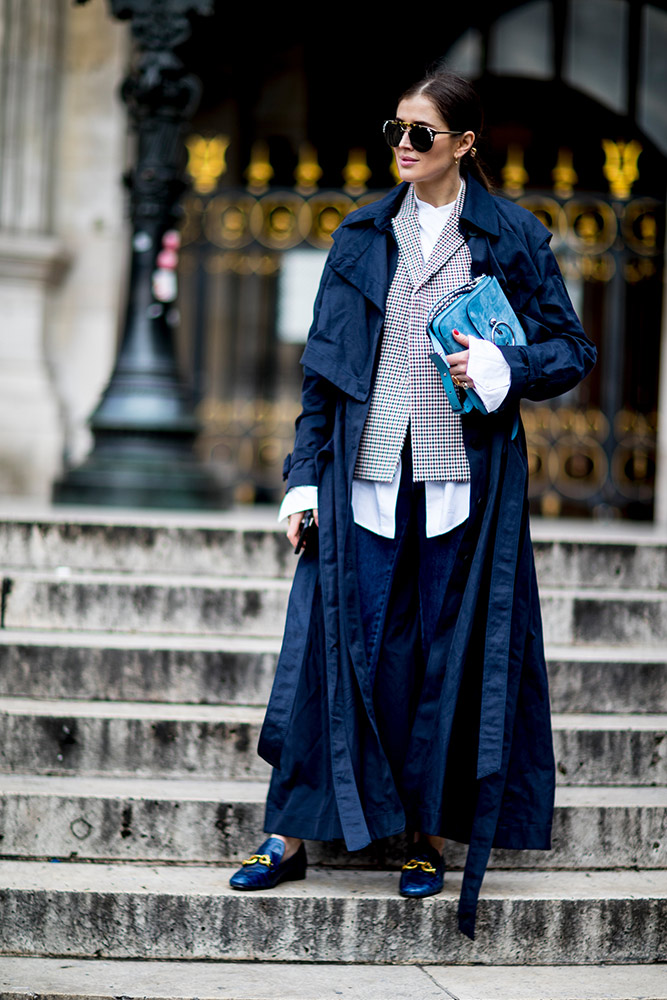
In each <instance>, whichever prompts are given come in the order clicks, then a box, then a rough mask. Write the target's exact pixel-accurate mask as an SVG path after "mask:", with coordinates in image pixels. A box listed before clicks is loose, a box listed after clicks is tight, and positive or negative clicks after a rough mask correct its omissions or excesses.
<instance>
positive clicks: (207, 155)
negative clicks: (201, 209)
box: [185, 133, 230, 194]
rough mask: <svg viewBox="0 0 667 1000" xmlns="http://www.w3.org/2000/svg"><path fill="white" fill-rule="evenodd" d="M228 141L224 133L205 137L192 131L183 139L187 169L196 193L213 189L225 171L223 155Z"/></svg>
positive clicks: (225, 152) (225, 153)
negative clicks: (209, 137)
mask: <svg viewBox="0 0 667 1000" xmlns="http://www.w3.org/2000/svg"><path fill="white" fill-rule="evenodd" d="M229 142H230V140H229V136H226V135H214V136H213V138H211V139H207V138H206V137H205V136H203V135H196V134H194V133H193V134H192V135H189V136H188V137H187V139H186V140H185V145H186V147H187V150H188V166H187V170H188V173H189V174H190V177H192V184H193V187H194V189H195V191H196V192H197V193H198V194H210V193H211V191H215V189H216V187H217V185H218V181H219V179H220V178H221V177H222V175H223V174H224V173H226V171H227V163H226V160H225V157H226V155H227V148H228V146H229Z"/></svg>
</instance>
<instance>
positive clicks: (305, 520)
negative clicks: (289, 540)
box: [294, 510, 315, 556]
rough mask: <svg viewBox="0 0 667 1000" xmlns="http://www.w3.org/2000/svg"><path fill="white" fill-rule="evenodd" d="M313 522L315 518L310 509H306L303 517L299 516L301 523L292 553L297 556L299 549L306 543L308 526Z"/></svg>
mask: <svg viewBox="0 0 667 1000" xmlns="http://www.w3.org/2000/svg"><path fill="white" fill-rule="evenodd" d="M314 524H315V519H314V517H313V512H312V510H307V511H306V512H305V513H304V515H303V517H302V518H301V524H300V525H299V537H298V538H297V541H296V546H295V548H294V554H295V555H297V556H298V554H299V552H301V549H302V548H303V547H304V545H305V544H306V540H307V539H306V535H307V534H308V530H309V528H311V527H312V526H313V525H314Z"/></svg>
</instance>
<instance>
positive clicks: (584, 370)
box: [500, 239, 597, 409]
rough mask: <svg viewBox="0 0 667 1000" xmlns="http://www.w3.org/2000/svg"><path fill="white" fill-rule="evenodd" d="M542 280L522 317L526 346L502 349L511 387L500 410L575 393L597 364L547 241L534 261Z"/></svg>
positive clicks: (594, 351)
mask: <svg viewBox="0 0 667 1000" xmlns="http://www.w3.org/2000/svg"><path fill="white" fill-rule="evenodd" d="M533 261H534V264H535V267H536V268H537V270H538V273H539V276H540V279H541V280H540V284H539V285H538V287H537V289H536V291H535V294H534V295H533V296H532V298H531V299H530V300H529V302H527V303H526V304H525V306H524V308H523V310H522V314H521V315H520V317H519V318H520V320H521V321H522V325H523V326H524V329H525V332H526V336H527V339H528V345H527V346H526V347H501V348H500V350H501V351H502V353H503V355H504V357H505V360H506V361H507V363H508V365H509V366H510V369H511V373H512V383H511V386H510V390H509V392H508V394H507V396H506V398H505V401H504V402H503V404H502V407H501V409H504V408H505V407H506V406H508V405H510V404H512V403H516V402H518V400H519V399H520V398H522V397H525V398H527V399H534V400H541V399H551V398H553V397H554V396H560V395H561V393H563V392H567V390H568V389H572V388H573V387H574V386H575V385H577V383H578V382H580V381H581V380H582V379H583V378H585V376H586V375H588V373H589V372H590V370H591V368H592V367H593V365H594V364H595V358H596V353H597V352H596V349H595V346H594V344H593V343H592V342H591V341H590V340H589V339H588V337H587V336H586V334H585V333H584V331H583V329H582V326H581V323H580V322H579V318H578V317H577V314H576V312H575V311H574V306H573V305H572V302H571V301H570V297H569V295H568V294H567V290H566V288H565V284H564V282H563V277H562V275H561V273H560V268H559V267H558V263H557V261H556V258H555V257H554V255H553V253H552V251H551V248H550V247H549V241H548V239H545V240H544V241H543V242H542V243H541V244H540V246H539V247H538V248H537V250H536V252H535V255H534V258H533Z"/></svg>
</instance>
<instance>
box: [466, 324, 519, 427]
mask: <svg viewBox="0 0 667 1000" xmlns="http://www.w3.org/2000/svg"><path fill="white" fill-rule="evenodd" d="M468 350H469V351H470V356H469V358H468V371H467V374H468V375H469V376H470V378H471V379H472V380H473V382H474V383H475V392H476V393H477V395H478V396H479V397H480V399H481V400H482V402H483V403H484V406H485V407H486V409H487V412H488V413H491V412H492V411H493V410H497V409H498V407H499V406H500V404H501V403H502V401H503V400H504V398H505V396H506V395H507V393H508V392H509V387H510V383H511V381H512V373H511V370H510V366H509V365H508V364H507V362H506V361H505V358H504V357H503V355H502V352H501V350H500V348H498V347H496V345H495V344H492V343H491V341H490V340H482V339H481V338H480V337H471V338H470V341H469V343H468Z"/></svg>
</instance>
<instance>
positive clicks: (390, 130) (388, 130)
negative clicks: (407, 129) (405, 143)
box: [384, 122, 403, 146]
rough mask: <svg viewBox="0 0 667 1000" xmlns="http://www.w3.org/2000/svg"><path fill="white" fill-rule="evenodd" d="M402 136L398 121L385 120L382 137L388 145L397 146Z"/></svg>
mask: <svg viewBox="0 0 667 1000" xmlns="http://www.w3.org/2000/svg"><path fill="white" fill-rule="evenodd" d="M402 136H403V129H402V128H401V126H400V125H399V124H398V122H387V123H386V125H385V127H384V137H385V139H386V140H387V142H388V143H389V145H390V146H398V145H399V143H400V141H401V138H402Z"/></svg>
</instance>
